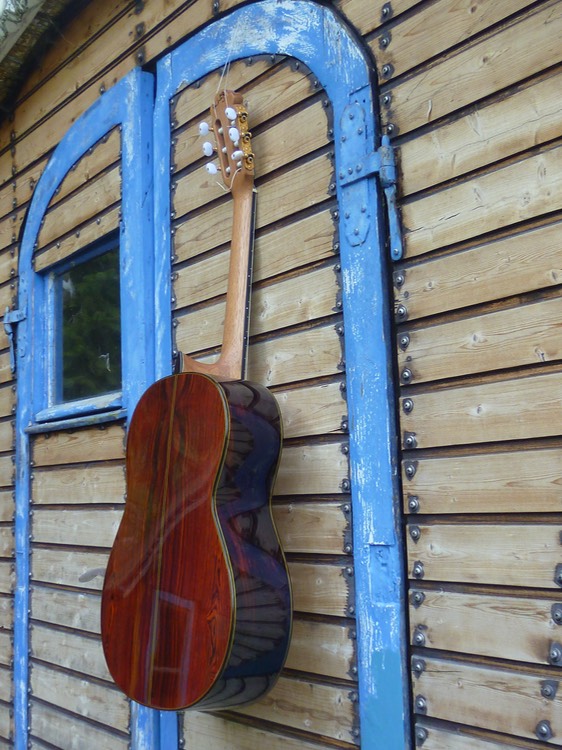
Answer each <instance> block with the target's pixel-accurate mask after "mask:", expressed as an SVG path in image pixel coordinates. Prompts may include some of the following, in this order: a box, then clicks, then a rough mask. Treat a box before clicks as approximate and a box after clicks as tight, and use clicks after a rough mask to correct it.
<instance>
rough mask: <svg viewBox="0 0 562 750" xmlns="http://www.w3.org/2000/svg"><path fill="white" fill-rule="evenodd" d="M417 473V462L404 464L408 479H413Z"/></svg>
mask: <svg viewBox="0 0 562 750" xmlns="http://www.w3.org/2000/svg"><path fill="white" fill-rule="evenodd" d="M416 471H417V462H416V461H406V462H405V463H404V474H405V475H406V479H413V478H414V477H415V475H416Z"/></svg>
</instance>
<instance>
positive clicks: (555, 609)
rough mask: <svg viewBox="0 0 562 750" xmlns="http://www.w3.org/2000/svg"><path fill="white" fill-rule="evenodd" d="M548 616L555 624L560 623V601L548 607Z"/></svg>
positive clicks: (561, 608) (561, 618)
mask: <svg viewBox="0 0 562 750" xmlns="http://www.w3.org/2000/svg"><path fill="white" fill-rule="evenodd" d="M550 616H551V617H552V619H553V620H554V622H555V623H556V624H557V625H562V603H560V602H556V603H555V604H553V605H552V607H551V608H550Z"/></svg>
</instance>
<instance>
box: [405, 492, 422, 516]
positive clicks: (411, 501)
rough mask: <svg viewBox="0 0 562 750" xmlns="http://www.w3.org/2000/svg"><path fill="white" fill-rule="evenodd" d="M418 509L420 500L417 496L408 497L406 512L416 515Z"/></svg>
mask: <svg viewBox="0 0 562 750" xmlns="http://www.w3.org/2000/svg"><path fill="white" fill-rule="evenodd" d="M419 509H420V499H419V497H418V496H417V495H408V510H409V511H410V513H417V512H418V511H419Z"/></svg>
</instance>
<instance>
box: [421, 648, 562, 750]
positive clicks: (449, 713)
mask: <svg viewBox="0 0 562 750" xmlns="http://www.w3.org/2000/svg"><path fill="white" fill-rule="evenodd" d="M543 679H544V676H543V675H540V676H539V675H536V676H535V675H532V674H524V673H519V672H517V671H515V670H513V671H512V670H501V669H494V668H486V667H478V666H474V665H471V664H463V663H462V662H456V661H450V660H437V659H433V658H432V659H427V660H426V669H425V671H424V672H423V673H422V674H421V675H420V677H419V678H415V679H414V695H418V694H423V696H424V698H425V699H426V702H427V714H428V716H431V717H435V718H440V719H445V720H447V721H458V722H459V723H461V724H470V725H476V726H478V727H481V728H484V729H492V730H494V731H497V732H502V733H505V734H508V735H515V736H519V737H528V738H530V739H536V734H535V729H536V726H537V724H538V723H539V722H540V721H545V720H547V721H549V722H550V725H551V727H552V731H553V734H554V737H555V738H556V737H560V731H561V728H562V727H561V724H562V712H561V711H560V701H561V700H562V697H561V696H560V693H558V694H557V695H556V696H555V697H554V698H553V699H552V700H545V699H544V698H543V697H542V696H541V683H542V681H543ZM555 743H556V744H557V745H558V740H555Z"/></svg>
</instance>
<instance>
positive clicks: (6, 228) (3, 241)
mask: <svg viewBox="0 0 562 750" xmlns="http://www.w3.org/2000/svg"><path fill="white" fill-rule="evenodd" d="M24 218H25V210H24V209H23V208H18V209H15V210H14V211H12V212H11V213H10V214H9V215H8V216H6V217H5V218H4V219H2V220H0V250H3V249H4V248H8V247H10V245H12V244H13V243H14V242H15V241H16V239H17V238H18V237H19V233H20V231H21V226H22V224H23V220H24ZM14 238H15V239H14Z"/></svg>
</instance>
